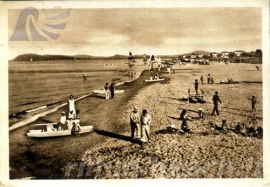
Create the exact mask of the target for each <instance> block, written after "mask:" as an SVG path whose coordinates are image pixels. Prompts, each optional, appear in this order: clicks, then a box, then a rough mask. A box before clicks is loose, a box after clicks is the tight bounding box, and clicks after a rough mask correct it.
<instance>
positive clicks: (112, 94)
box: [111, 91, 114, 99]
mask: <svg viewBox="0 0 270 187" xmlns="http://www.w3.org/2000/svg"><path fill="white" fill-rule="evenodd" d="M111 98H112V99H113V98H114V92H113V91H111Z"/></svg>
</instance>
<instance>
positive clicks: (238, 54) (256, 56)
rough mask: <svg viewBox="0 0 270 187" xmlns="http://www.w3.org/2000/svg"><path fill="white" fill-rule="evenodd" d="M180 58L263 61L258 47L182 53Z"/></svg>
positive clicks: (241, 61) (246, 61)
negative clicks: (249, 49)
mask: <svg viewBox="0 0 270 187" xmlns="http://www.w3.org/2000/svg"><path fill="white" fill-rule="evenodd" d="M179 60H181V61H183V62H206V63H208V62H211V61H218V62H220V61H222V62H230V63H255V64H257V63H262V51H261V50H260V49H257V50H256V51H251V52H245V51H242V50H237V51H233V52H228V51H223V52H221V53H217V52H212V53H208V54H195V53H192V54H190V55H181V56H179Z"/></svg>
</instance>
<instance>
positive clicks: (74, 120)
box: [59, 95, 81, 136]
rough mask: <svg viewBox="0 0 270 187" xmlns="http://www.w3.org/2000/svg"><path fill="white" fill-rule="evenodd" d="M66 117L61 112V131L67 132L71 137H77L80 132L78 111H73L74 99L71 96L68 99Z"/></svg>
mask: <svg viewBox="0 0 270 187" xmlns="http://www.w3.org/2000/svg"><path fill="white" fill-rule="evenodd" d="M67 102H68V115H66V113H65V112H64V111H63V112H62V113H61V118H60V121H59V124H60V126H61V130H69V131H70V132H71V134H72V135H76V136H79V133H80V131H81V126H80V118H81V117H80V111H79V110H76V109H75V99H74V96H73V95H70V96H69V98H68V101H67Z"/></svg>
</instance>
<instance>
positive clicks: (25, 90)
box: [8, 60, 144, 126]
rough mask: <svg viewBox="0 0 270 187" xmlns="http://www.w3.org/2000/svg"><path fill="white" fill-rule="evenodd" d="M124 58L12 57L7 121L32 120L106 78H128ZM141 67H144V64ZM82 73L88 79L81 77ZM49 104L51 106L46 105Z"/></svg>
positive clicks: (99, 84)
mask: <svg viewBox="0 0 270 187" xmlns="http://www.w3.org/2000/svg"><path fill="white" fill-rule="evenodd" d="M124 62H125V60H77V61H76V62H75V61H73V60H66V61H37V62H25V61H11V62H9V82H8V83H9V124H10V126H12V125H14V124H15V126H16V123H19V125H18V124H17V126H22V125H25V124H27V123H30V122H33V120H35V119H36V118H39V117H41V116H44V115H46V114H48V113H50V112H53V111H55V110H56V109H57V108H59V107H61V106H63V104H65V103H66V101H67V99H68V97H69V95H70V94H72V95H74V97H75V99H76V98H77V99H78V98H80V97H84V96H87V95H89V94H91V93H92V92H93V90H94V89H102V88H103V87H104V85H105V83H106V82H109V83H110V82H112V81H114V80H116V81H115V82H116V83H119V82H124V81H127V80H129V79H130V77H129V76H127V75H128V71H136V70H138V69H140V68H142V66H132V67H130V66H128V65H127V64H125V63H124ZM143 68H144V67H143ZM83 74H85V75H87V80H86V81H83ZM47 106H51V107H47Z"/></svg>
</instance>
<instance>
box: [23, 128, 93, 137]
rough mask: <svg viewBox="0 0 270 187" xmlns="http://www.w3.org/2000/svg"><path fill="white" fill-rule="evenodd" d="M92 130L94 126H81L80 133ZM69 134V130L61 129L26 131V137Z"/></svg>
mask: <svg viewBox="0 0 270 187" xmlns="http://www.w3.org/2000/svg"><path fill="white" fill-rule="evenodd" d="M93 130H94V126H81V131H80V132H79V133H80V134H83V133H87V132H92V131H93ZM69 135H71V131H69V130H63V131H51V132H41V130H30V131H29V132H28V133H27V136H28V137H34V138H46V137H60V136H69Z"/></svg>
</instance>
